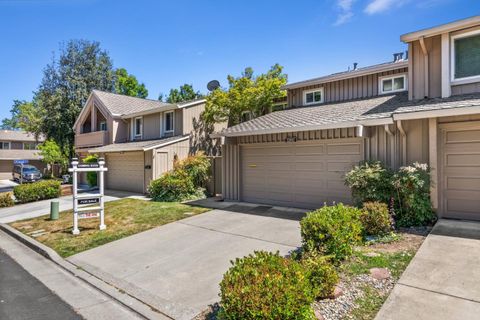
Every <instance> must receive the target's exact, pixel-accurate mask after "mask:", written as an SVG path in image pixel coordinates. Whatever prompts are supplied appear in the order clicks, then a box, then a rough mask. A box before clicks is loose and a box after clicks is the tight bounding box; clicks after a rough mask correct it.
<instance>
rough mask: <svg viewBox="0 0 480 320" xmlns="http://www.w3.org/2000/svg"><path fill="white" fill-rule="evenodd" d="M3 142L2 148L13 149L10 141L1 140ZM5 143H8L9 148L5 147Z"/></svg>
mask: <svg viewBox="0 0 480 320" xmlns="http://www.w3.org/2000/svg"><path fill="white" fill-rule="evenodd" d="M0 143H1V144H2V150H11V149H12V144H11V143H10V141H0ZM5 145H8V148H5Z"/></svg>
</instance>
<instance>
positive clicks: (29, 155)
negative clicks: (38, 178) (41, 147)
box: [0, 130, 45, 179]
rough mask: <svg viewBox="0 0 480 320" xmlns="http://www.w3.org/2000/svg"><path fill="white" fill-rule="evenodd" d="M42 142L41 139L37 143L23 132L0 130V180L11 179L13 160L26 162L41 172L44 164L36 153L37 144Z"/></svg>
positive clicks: (31, 136)
mask: <svg viewBox="0 0 480 320" xmlns="http://www.w3.org/2000/svg"><path fill="white" fill-rule="evenodd" d="M43 141H44V139H43V137H41V138H39V139H38V141H37V140H36V139H35V137H34V136H33V135H31V134H29V133H26V132H24V131H16V130H0V179H11V178H12V169H13V165H14V161H15V160H27V161H28V162H29V164H31V165H34V166H35V167H37V168H38V169H40V170H41V171H42V172H43V171H44V169H45V164H44V163H43V162H42V161H41V159H42V157H41V156H40V154H39V153H38V144H39V143H41V142H43Z"/></svg>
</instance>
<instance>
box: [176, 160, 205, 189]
mask: <svg viewBox="0 0 480 320" xmlns="http://www.w3.org/2000/svg"><path fill="white" fill-rule="evenodd" d="M175 167H176V168H178V169H180V170H184V171H185V172H186V173H187V174H188V175H189V176H190V178H191V179H192V182H193V184H194V185H195V187H205V185H206V184H207V182H208V179H209V178H210V167H211V163H210V160H209V159H208V158H207V157H206V156H205V154H203V153H198V154H196V155H194V156H188V157H187V158H185V159H184V160H181V161H179V162H177V163H176V164H175Z"/></svg>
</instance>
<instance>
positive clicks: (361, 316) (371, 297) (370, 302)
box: [350, 286, 388, 320]
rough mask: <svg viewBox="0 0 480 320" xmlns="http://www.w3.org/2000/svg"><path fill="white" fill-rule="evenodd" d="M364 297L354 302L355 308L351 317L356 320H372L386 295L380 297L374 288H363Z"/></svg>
mask: <svg viewBox="0 0 480 320" xmlns="http://www.w3.org/2000/svg"><path fill="white" fill-rule="evenodd" d="M363 292H364V294H365V295H364V296H363V297H361V298H359V299H357V300H356V301H355V303H356V305H357V307H356V308H355V309H353V310H352V312H351V314H350V315H351V317H352V318H353V319H356V320H371V319H374V318H375V316H376V315H377V313H378V310H380V308H381V307H382V305H383V303H384V302H385V300H386V299H387V296H388V295H384V296H382V295H380V294H379V293H378V292H377V291H376V290H375V289H374V288H371V287H369V286H365V287H364V288H363Z"/></svg>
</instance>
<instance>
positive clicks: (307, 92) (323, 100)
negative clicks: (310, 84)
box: [303, 87, 325, 106]
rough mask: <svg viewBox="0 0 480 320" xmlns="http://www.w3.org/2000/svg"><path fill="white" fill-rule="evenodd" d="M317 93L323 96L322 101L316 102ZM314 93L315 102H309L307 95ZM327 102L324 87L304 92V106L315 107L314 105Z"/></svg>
mask: <svg viewBox="0 0 480 320" xmlns="http://www.w3.org/2000/svg"><path fill="white" fill-rule="evenodd" d="M315 92H320V93H321V95H322V99H321V100H320V101H315ZM309 93H313V97H314V99H313V100H314V101H312V102H307V94H309ZM324 102H325V90H324V89H323V87H320V88H315V89H310V90H304V91H303V105H304V106H309V105H314V104H321V103H324Z"/></svg>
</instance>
